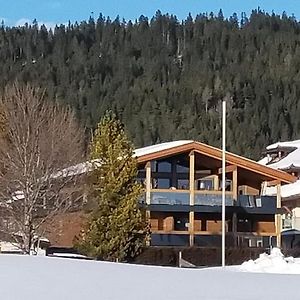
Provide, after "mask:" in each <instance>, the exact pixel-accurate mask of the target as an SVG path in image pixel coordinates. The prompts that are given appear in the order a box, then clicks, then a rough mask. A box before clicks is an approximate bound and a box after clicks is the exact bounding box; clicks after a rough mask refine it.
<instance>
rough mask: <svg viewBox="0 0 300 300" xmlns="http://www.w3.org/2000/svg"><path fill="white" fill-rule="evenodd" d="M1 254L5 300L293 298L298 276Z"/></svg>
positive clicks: (1, 287)
mask: <svg viewBox="0 0 300 300" xmlns="http://www.w3.org/2000/svg"><path fill="white" fill-rule="evenodd" d="M240 268H241V267H228V268H226V269H225V270H224V269H221V268H209V269H178V268H168V267H154V266H138V265H127V264H117V263H108V262H96V261H83V260H74V259H63V258H50V257H37V256H36V257H34V256H21V255H20V256H16V255H0V270H1V272H0V295H1V296H0V297H1V299H5V300H32V299H43V300H50V299H51V300H60V299H72V300H79V299H86V300H92V299H98V300H99V299H103V300H135V299H136V300H140V299H143V300H148V299H149V300H150V299H151V300H153V299H155V300H160V299H161V300H166V299H168V300H182V299H190V300H194V299H195V300H196V299H197V300H198V299H201V300H214V299H219V300H227V299H228V300H236V299H243V300H247V299H249V300H250V299H251V300H253V299H282V298H283V297H284V298H285V299H296V298H295V297H296V296H295V295H297V294H298V293H299V292H298V285H299V280H300V275H287V274H265V273H249V272H245V271H244V272H242V271H239V269H240Z"/></svg>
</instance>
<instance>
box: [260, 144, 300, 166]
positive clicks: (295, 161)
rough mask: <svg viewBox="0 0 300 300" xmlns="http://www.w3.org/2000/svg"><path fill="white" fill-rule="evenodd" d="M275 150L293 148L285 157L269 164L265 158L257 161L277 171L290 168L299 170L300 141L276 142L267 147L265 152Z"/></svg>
mask: <svg viewBox="0 0 300 300" xmlns="http://www.w3.org/2000/svg"><path fill="white" fill-rule="evenodd" d="M277 148H280V149H284V148H288V149H291V148H294V150H292V151H291V152H290V153H289V154H288V155H287V156H285V157H283V158H281V159H280V160H278V161H276V162H274V163H269V160H270V159H269V158H268V157H267V156H266V157H264V158H263V159H261V160H260V161H258V162H259V163H260V164H262V165H268V167H271V168H273V169H279V170H288V169H290V168H293V167H294V168H300V140H295V141H290V142H278V143H275V144H272V145H269V146H268V147H267V148H266V149H267V150H273V149H274V150H275V149H277Z"/></svg>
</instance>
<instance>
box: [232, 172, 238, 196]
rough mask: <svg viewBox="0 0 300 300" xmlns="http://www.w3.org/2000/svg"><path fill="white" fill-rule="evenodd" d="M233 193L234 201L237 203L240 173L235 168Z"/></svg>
mask: <svg viewBox="0 0 300 300" xmlns="http://www.w3.org/2000/svg"><path fill="white" fill-rule="evenodd" d="M232 193H233V200H234V201H237V198H238V171H237V168H235V169H234V170H233V171H232Z"/></svg>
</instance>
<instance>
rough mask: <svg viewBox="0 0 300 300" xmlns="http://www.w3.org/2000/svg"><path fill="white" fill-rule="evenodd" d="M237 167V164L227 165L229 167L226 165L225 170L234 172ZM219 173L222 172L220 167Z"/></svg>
mask: <svg viewBox="0 0 300 300" xmlns="http://www.w3.org/2000/svg"><path fill="white" fill-rule="evenodd" d="M236 169H237V166H235V165H232V166H227V167H225V172H226V173H231V172H233V171H234V170H236ZM218 174H222V168H219V169H218Z"/></svg>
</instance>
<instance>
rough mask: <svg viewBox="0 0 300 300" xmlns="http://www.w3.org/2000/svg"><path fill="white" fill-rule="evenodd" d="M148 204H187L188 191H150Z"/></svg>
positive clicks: (188, 201) (188, 199) (188, 198)
mask: <svg viewBox="0 0 300 300" xmlns="http://www.w3.org/2000/svg"><path fill="white" fill-rule="evenodd" d="M150 204H169V205H176V204H177V205H189V204H190V193H189V192H174V191H166V192H161V191H159V192H156V191H155V192H154V191H152V192H151V198H150Z"/></svg>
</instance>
